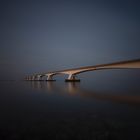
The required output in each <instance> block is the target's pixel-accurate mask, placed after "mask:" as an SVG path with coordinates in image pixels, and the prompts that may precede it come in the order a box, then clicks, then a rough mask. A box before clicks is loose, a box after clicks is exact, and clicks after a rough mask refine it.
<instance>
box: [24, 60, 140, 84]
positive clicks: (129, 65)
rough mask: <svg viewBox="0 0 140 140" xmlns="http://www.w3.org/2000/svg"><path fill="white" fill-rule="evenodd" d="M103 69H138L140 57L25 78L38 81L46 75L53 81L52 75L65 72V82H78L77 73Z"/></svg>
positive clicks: (139, 67)
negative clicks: (66, 76) (66, 77)
mask: <svg viewBox="0 0 140 140" xmlns="http://www.w3.org/2000/svg"><path fill="white" fill-rule="evenodd" d="M103 69H140V59H137V60H128V61H121V62H115V63H108V64H101V65H95V66H87V67H80V68H73V69H65V70H59V71H52V72H46V73H40V74H34V75H31V76H27V77H26V78H25V79H26V80H29V81H38V80H39V81H40V80H42V78H43V77H47V80H46V81H55V80H54V79H53V76H55V75H64V74H66V75H68V79H66V80H65V81H66V82H79V81H80V79H77V78H76V76H77V75H78V74H80V73H83V72H88V71H95V70H103Z"/></svg>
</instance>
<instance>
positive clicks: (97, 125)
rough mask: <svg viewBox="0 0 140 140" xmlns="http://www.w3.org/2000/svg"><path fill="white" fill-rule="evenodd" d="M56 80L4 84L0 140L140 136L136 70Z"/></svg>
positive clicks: (139, 84) (89, 139) (138, 75)
mask: <svg viewBox="0 0 140 140" xmlns="http://www.w3.org/2000/svg"><path fill="white" fill-rule="evenodd" d="M55 78H56V79H57V81H56V82H46V81H40V82H39V81H34V82H33V81H1V82H0V91H1V92H0V139H1V140H5V139H6V140H19V139H20V140H31V139H33V140H46V139H48V140H49V139H53V140H57V139H60V140H68V139H70V140H71V139H74V138H75V139H78V140H108V139H112V140H127V139H135V140H139V139H140V72H139V71H138V70H121V71H120V70H119V71H117V70H115V71H112V70H109V71H105V72H96V73H86V74H81V75H80V78H81V80H82V81H81V82H80V83H65V82H64V79H63V78H64V77H63V78H61V77H59V76H58V77H55Z"/></svg>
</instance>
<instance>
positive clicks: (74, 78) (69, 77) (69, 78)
mask: <svg viewBox="0 0 140 140" xmlns="http://www.w3.org/2000/svg"><path fill="white" fill-rule="evenodd" d="M65 82H80V79H76V75H75V74H69V76H68V79H66V80H65Z"/></svg>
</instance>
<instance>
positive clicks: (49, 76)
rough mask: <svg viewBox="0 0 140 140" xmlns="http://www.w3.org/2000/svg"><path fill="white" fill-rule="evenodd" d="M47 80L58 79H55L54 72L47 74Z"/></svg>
mask: <svg viewBox="0 0 140 140" xmlns="http://www.w3.org/2000/svg"><path fill="white" fill-rule="evenodd" d="M46 81H56V80H54V79H53V74H47V80H46Z"/></svg>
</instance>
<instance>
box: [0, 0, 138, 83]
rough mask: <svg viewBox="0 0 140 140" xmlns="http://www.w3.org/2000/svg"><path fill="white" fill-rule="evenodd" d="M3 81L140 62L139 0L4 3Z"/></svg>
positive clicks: (0, 61)
mask: <svg viewBox="0 0 140 140" xmlns="http://www.w3.org/2000/svg"><path fill="white" fill-rule="evenodd" d="M0 11H1V16H0V21H1V22H0V34H1V41H0V80H4V79H21V78H22V77H24V76H26V75H28V74H33V73H40V72H45V71H46V72H47V71H51V70H53V71H55V70H61V69H67V68H75V67H82V66H90V65H95V64H102V63H109V62H115V61H121V60H122V61H123V60H130V59H137V58H140V3H139V2H138V1H134V0H131V1H130V0H126V1H125V0H116V1H115V0H110V1H108V0H96V1H94V0H64V1H62V0H44V1H41V0H32V1H30V0H29V1H26V0H9V1H8V0H1V1H0Z"/></svg>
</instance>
